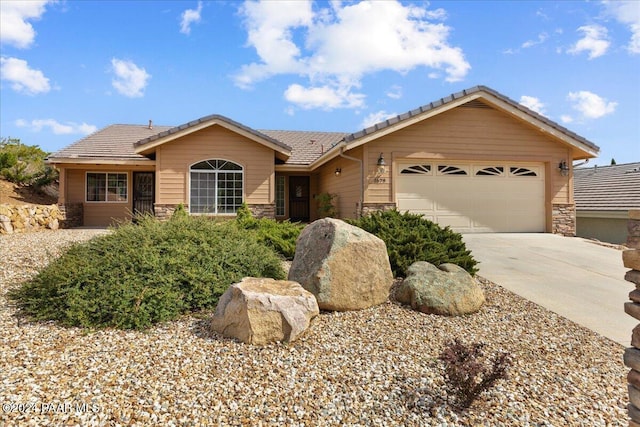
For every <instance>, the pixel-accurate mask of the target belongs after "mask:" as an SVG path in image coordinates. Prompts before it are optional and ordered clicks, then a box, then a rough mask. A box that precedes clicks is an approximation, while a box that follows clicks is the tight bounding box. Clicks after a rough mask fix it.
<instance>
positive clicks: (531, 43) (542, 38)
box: [521, 33, 549, 49]
mask: <svg viewBox="0 0 640 427" xmlns="http://www.w3.org/2000/svg"><path fill="white" fill-rule="evenodd" d="M548 38H549V34H547V33H540V34H538V39H537V40H527V41H526V42H524V43H522V46H521V47H522V48H523V49H527V48H530V47H533V46H535V45H539V44H542V43H544V42H545V41H547V39H548Z"/></svg>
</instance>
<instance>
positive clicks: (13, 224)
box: [0, 204, 64, 234]
mask: <svg viewBox="0 0 640 427" xmlns="http://www.w3.org/2000/svg"><path fill="white" fill-rule="evenodd" d="M63 218H64V217H63V215H62V213H61V212H60V209H59V208H58V206H57V205H50V206H40V205H37V206H33V205H9V204H2V205H0V234H11V233H21V232H25V231H34V230H38V229H50V230H57V229H58V228H59V227H60V220H62V219H63Z"/></svg>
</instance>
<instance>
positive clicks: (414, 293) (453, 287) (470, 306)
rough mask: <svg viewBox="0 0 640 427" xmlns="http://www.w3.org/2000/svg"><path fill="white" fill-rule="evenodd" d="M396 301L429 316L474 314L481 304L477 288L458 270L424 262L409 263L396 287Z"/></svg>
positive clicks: (465, 273) (455, 266)
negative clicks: (402, 278)
mask: <svg viewBox="0 0 640 427" xmlns="http://www.w3.org/2000/svg"><path fill="white" fill-rule="evenodd" d="M396 299H397V300H398V302H401V303H404V304H410V305H411V307H412V308H413V309H415V310H418V311H421V312H423V313H429V314H443V315H447V316H459V315H463V314H469V313H474V312H476V311H478V310H479V309H480V307H482V305H483V304H484V301H485V298H484V292H483V291H482V288H481V287H480V285H479V284H478V283H477V282H476V281H475V280H474V279H473V277H471V275H470V274H469V273H467V272H466V271H465V270H464V269H463V268H462V267H458V266H457V265H454V264H442V265H440V267H436V266H435V265H433V264H430V263H428V262H425V261H419V262H415V263H413V264H412V265H411V266H410V267H409V269H408V274H407V277H406V279H405V280H404V281H403V282H402V283H401V284H400V286H399V288H398V290H397V292H396Z"/></svg>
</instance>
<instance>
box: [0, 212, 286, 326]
mask: <svg viewBox="0 0 640 427" xmlns="http://www.w3.org/2000/svg"><path fill="white" fill-rule="evenodd" d="M245 276H256V277H271V278H275V279H283V278H284V271H283V269H282V263H281V258H280V257H279V256H278V255H277V254H276V253H275V252H274V251H273V250H272V249H271V248H269V247H267V246H265V245H264V244H261V243H259V242H258V241H257V238H256V237H255V236H254V235H253V234H252V233H250V232H247V231H244V230H240V229H238V228H237V227H230V226H228V225H226V224H219V223H216V222H215V221H212V220H210V219H208V218H203V217H188V216H181V215H177V216H176V217H174V218H172V219H171V220H170V221H167V222H159V221H157V220H156V219H154V218H153V217H150V216H142V217H139V218H137V221H136V224H133V223H129V224H123V225H121V226H120V227H118V228H117V229H115V230H114V231H113V233H111V234H108V235H105V236H100V237H97V238H95V239H93V240H91V241H89V242H87V243H84V244H80V245H76V246H73V247H71V248H70V249H69V250H68V251H67V252H65V253H64V254H63V255H62V256H61V257H59V258H58V259H55V260H53V261H52V262H51V263H50V264H49V265H48V266H47V267H46V268H44V269H43V270H42V271H41V272H40V273H39V274H38V275H37V276H36V277H35V278H34V279H32V280H31V281H29V282H26V283H25V284H24V285H23V286H22V287H20V288H18V289H16V290H15V291H12V292H10V293H9V298H11V299H12V300H14V301H15V302H16V303H17V306H18V309H19V310H20V311H21V312H22V313H24V314H26V315H27V316H28V317H30V318H32V319H34V320H56V321H59V322H60V323H62V324H64V325H70V326H82V327H90V328H100V327H117V328H123V329H142V328H146V327H148V326H150V325H151V324H154V323H157V322H162V321H166V320H171V319H174V318H176V317H177V316H179V315H180V314H182V313H185V312H189V311H197V310H201V309H207V308H213V307H215V305H216V304H217V302H218V298H219V297H220V296H221V295H222V294H223V293H224V292H225V291H226V290H227V288H228V287H229V285H231V284H232V283H234V282H238V281H240V280H241V279H242V278H243V277H245Z"/></svg>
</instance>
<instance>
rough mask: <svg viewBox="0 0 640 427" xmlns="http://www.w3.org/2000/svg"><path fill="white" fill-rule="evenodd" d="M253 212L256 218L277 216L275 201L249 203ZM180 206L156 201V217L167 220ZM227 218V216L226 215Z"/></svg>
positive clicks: (154, 206)
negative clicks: (262, 203)
mask: <svg viewBox="0 0 640 427" xmlns="http://www.w3.org/2000/svg"><path fill="white" fill-rule="evenodd" d="M247 207H248V208H249V210H250V211H251V214H252V215H253V216H254V217H255V218H275V217H276V205H275V203H270V204H264V205H247ZM177 208H178V205H166V204H159V203H156V204H155V205H153V211H154V214H155V216H156V218H158V219H160V220H167V219H169V218H171V215H173V212H175V210H176V209H177ZM184 208H185V210H188V209H189V206H188V205H184ZM225 218H226V217H225Z"/></svg>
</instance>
